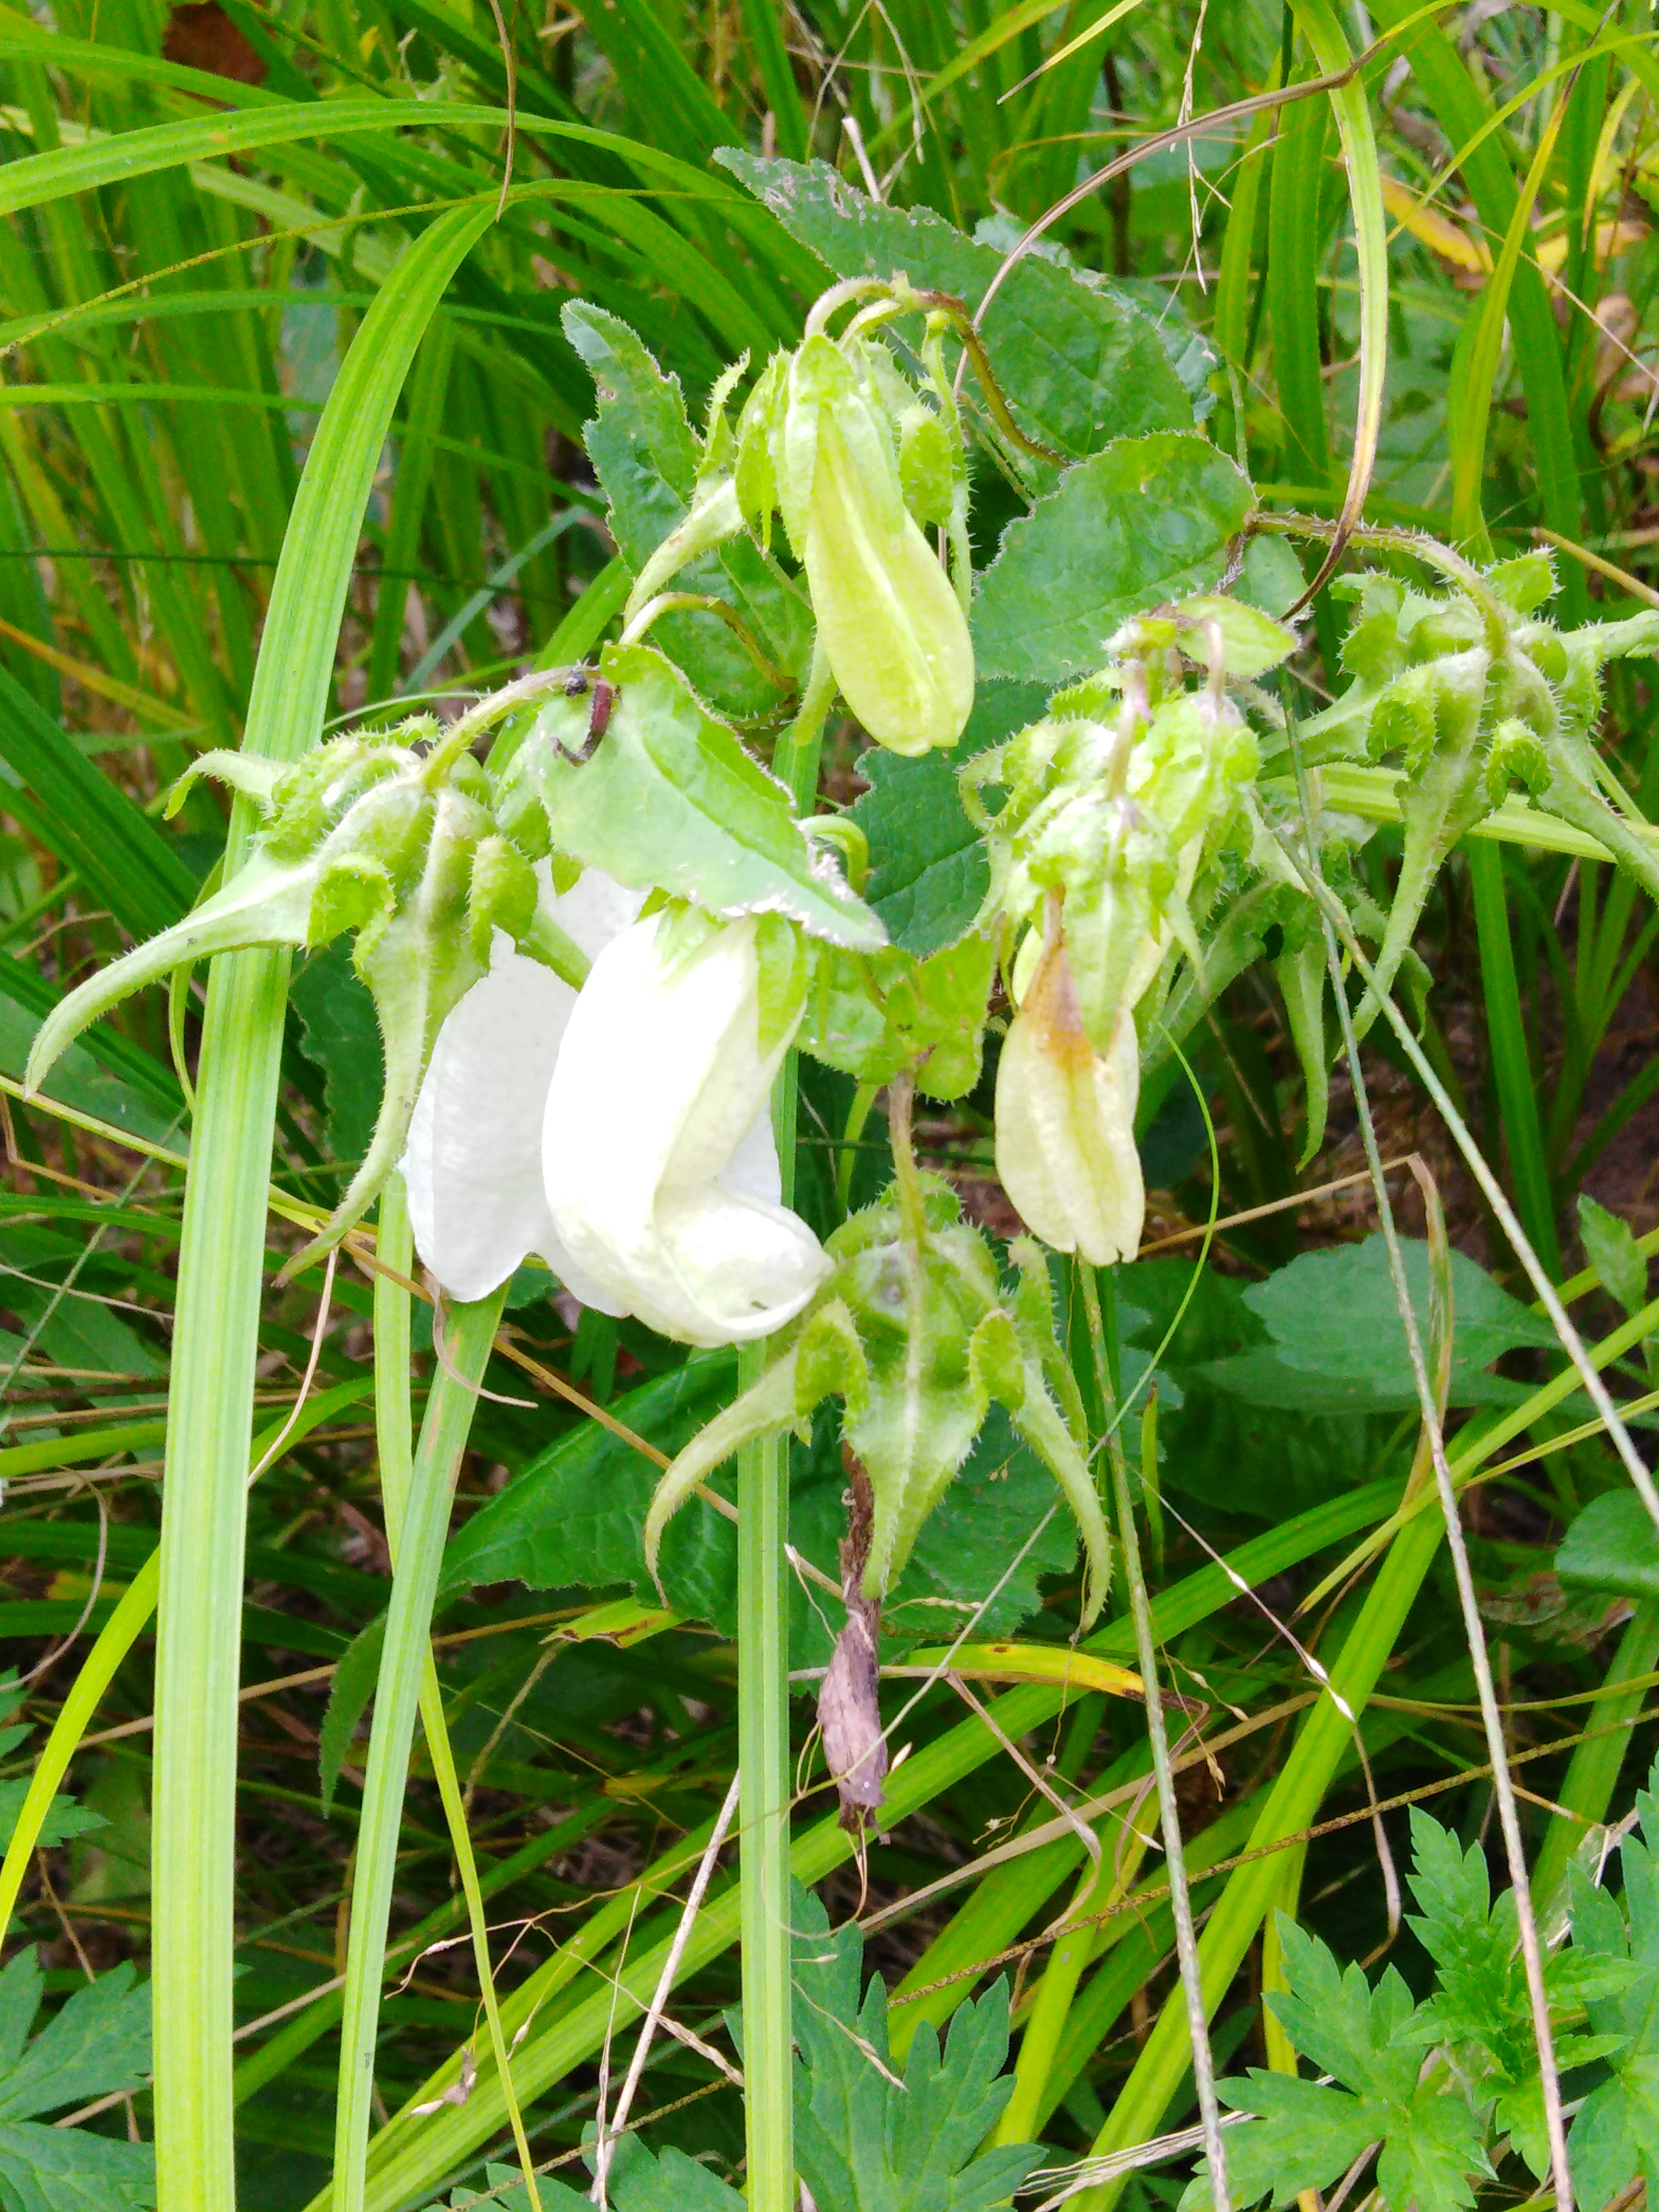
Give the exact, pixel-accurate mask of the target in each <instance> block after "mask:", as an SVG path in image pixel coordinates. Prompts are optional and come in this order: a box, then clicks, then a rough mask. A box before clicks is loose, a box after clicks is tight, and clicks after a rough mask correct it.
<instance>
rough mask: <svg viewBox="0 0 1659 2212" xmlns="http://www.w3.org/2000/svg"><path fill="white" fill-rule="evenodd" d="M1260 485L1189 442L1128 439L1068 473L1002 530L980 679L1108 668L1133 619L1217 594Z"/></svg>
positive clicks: (1209, 449) (985, 592)
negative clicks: (1114, 641)
mask: <svg viewBox="0 0 1659 2212" xmlns="http://www.w3.org/2000/svg"><path fill="white" fill-rule="evenodd" d="M1253 496H1254V495H1253V493H1252V491H1251V489H1250V484H1249V479H1248V478H1247V477H1244V476H1243V474H1242V473H1241V472H1240V471H1239V470H1238V469H1237V468H1236V467H1235V466H1234V465H1233V464H1232V462H1231V461H1230V460H1229V459H1227V458H1226V456H1225V454H1223V453H1218V452H1217V450H1216V448H1215V447H1213V446H1212V445H1210V444H1209V443H1208V441H1206V440H1205V439H1203V438H1200V437H1197V436H1194V435H1192V434H1190V433H1188V434H1185V435H1182V434H1181V433H1178V432H1175V431H1160V432H1158V433H1155V434H1154V435H1152V436H1149V437H1144V438H1122V439H1119V440H1118V441H1116V442H1115V444H1112V445H1109V446H1108V447H1106V448H1105V449H1104V451H1103V452H1101V453H1097V454H1095V455H1094V456H1093V458H1092V459H1089V460H1086V461H1082V462H1079V464H1078V465H1077V466H1076V467H1075V468H1073V469H1068V470H1067V471H1066V474H1065V475H1064V476H1063V477H1061V478H1060V483H1059V485H1058V487H1057V489H1055V490H1054V491H1052V492H1051V493H1049V494H1048V496H1047V498H1045V499H1040V500H1039V501H1037V502H1036V506H1035V507H1033V508H1032V509H1031V511H1030V513H1029V514H1026V515H1022V516H1020V517H1019V518H1018V520H1015V521H1013V522H1011V523H1010V524H1009V526H1008V527H1007V529H1006V531H1005V532H1003V537H1002V543H1001V545H1000V547H999V548H998V551H997V557H996V559H995V560H994V562H992V563H991V566H990V567H989V568H987V570H986V571H985V574H984V575H983V576H982V577H981V580H980V584H979V588H978V591H977V592H976V593H975V601H974V619H973V635H974V653H975V664H976V665H977V668H978V671H979V674H980V676H981V678H996V677H1008V678H1016V679H1021V678H1023V679H1027V680H1037V681H1042V682H1048V683H1051V684H1052V683H1058V682H1060V680H1061V679H1063V678H1066V677H1068V676H1077V675H1081V674H1084V673H1085V672H1086V671H1090V670H1092V669H1096V668H1098V667H1099V666H1100V665H1101V662H1102V660H1103V658H1104V654H1105V647H1106V641H1107V640H1108V639H1109V638H1110V637H1111V636H1112V635H1113V633H1114V632H1115V630H1116V629H1118V627H1119V626H1120V624H1121V623H1123V622H1125V621H1126V620H1127V618H1128V617H1129V616H1131V615H1133V614H1139V613H1142V612H1144V611H1146V609H1147V608H1149V607H1154V606H1158V605H1161V604H1162V603H1163V602H1164V601H1165V600H1166V599H1185V598H1187V597H1188V595H1189V594H1191V593H1193V592H1204V591H1208V590H1210V589H1212V587H1213V586H1215V585H1216V584H1217V583H1218V581H1219V580H1220V577H1221V574H1222V571H1223V569H1224V568H1225V565H1226V557H1227V549H1228V545H1229V544H1230V542H1231V539H1232V538H1235V537H1236V536H1237V532H1238V531H1239V530H1240V528H1241V527H1242V526H1243V521H1244V518H1245V516H1246V515H1247V514H1248V513H1249V510H1250V507H1251V503H1252V500H1253Z"/></svg>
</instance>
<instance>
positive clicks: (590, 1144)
mask: <svg viewBox="0 0 1659 2212" xmlns="http://www.w3.org/2000/svg"><path fill="white" fill-rule="evenodd" d="M662 935H663V918H662V917H660V916H653V918H652V920H650V921H644V922H640V923H638V924H636V925H635V927H633V928H632V929H630V930H629V931H628V932H627V933H625V934H624V935H623V936H622V937H620V938H618V939H617V940H616V941H615V943H614V944H612V945H611V946H610V947H609V948H608V949H607V950H606V951H605V952H604V953H602V954H601V956H600V957H599V959H598V960H597V961H596V962H595V963H594V965H593V972H592V975H591V977H590V978H589V980H588V982H587V985H586V988H585V989H584V990H583V992H582V994H581V998H580V1001H579V1003H578V1006H577V1009H576V1012H575V1013H574V1016H573V1018H572V1019H571V1023H570V1026H569V1029H568V1032H567V1036H566V1040H565V1046H564V1049H563V1051H562V1054H561V1055H560V1059H559V1064H558V1066H557V1069H556V1072H555V1074H554V1079H553V1083H552V1086H551V1088H550V1091H549V1094H548V1102H547V1119H546V1124H545V1129H544V1151H543V1168H544V1176H545V1181H546V1188H547V1196H548V1200H549V1203H550V1206H551V1208H552V1212H553V1218H554V1220H555V1222H556V1225H557V1228H558V1231H559V1234H560V1235H561V1237H562V1238H563V1240H564V1243H565V1245H566V1248H567V1249H568V1252H569V1253H570V1255H571V1256H572V1258H573V1259H574V1261H575V1262H576V1264H577V1265H578V1266H579V1267H581V1268H582V1269H583V1270H584V1271H585V1272H586V1273H587V1274H588V1275H589V1276H590V1277H591V1278H592V1279H594V1280H595V1281H596V1282H598V1283H599V1285H602V1286H603V1287H604V1288H605V1290H606V1291H608V1292H609V1294H610V1295H611V1297H613V1298H615V1299H616V1300H617V1301H618V1302H619V1303H623V1304H625V1305H626V1307H627V1309H628V1310H630V1311H632V1312H633V1313H635V1314H637V1315H638V1316H639V1317H640V1319H641V1321H643V1322H647V1324H648V1325H649V1326H650V1327H651V1328H654V1329H656V1330H658V1331H659V1333H660V1334H663V1335H665V1336H673V1337H678V1338H680V1339H682V1340H684V1341H685V1342H687V1343H691V1344H703V1345H714V1344H731V1343H736V1342H738V1341H741V1340H744V1339H746V1338H750V1337H757V1336H765V1335H768V1334H770V1333H771V1331H772V1330H773V1329H775V1328H780V1327H781V1326H782V1324H783V1323H784V1322H786V1321H788V1320H790V1319H792V1318H793V1316H794V1315H796V1314H797V1313H799V1311H800V1310H801V1308H802V1307H803V1306H804V1305H805V1304H806V1301H807V1300H808V1298H810V1297H811V1295H812V1292H813V1291H814V1290H816V1289H817V1285H818V1284H819V1283H820V1282H821V1281H822V1280H823V1277H824V1275H825V1273H827V1272H828V1269H829V1261H827V1259H826V1258H825V1256H824V1255H823V1250H822V1248H821V1247H820V1246H819V1244H818V1243H817V1238H816V1237H813V1236H812V1235H811V1231H809V1230H808V1229H807V1228H806V1226H805V1224H804V1223H803V1222H801V1221H800V1220H799V1219H798V1218H797V1217H796V1216H795V1215H793V1213H790V1212H787V1211H786V1210H785V1209H784V1208H783V1207H782V1206H780V1205H779V1204H778V1203H777V1193H778V1189H779V1182H778V1172H777V1155H776V1151H775V1146H773V1143H772V1137H771V1128H770V1123H769V1119H768V1116H767V1112H766V1108H767V1101H768V1098H769V1093H770V1090H771V1084H772V1078H773V1076H774V1074H775V1073H776V1070H777V1067H778V1064H779V1062H780V1061H781V1059H782V1057H783V1054H784V1051H785V1049H786V1048H787V1045H788V1042H789V1038H788V1036H787V1035H786V1036H781V1037H779V1038H778V1039H777V1040H776V1041H775V1043H774V1045H773V1047H772V1048H771V1049H770V1050H769V1052H767V1053H764V1054H763V1053H762V1051H761V1049H760V1044H759V1037H758V1006H759V963H758V961H757V957H756V951H755V935H756V925H755V924H754V922H752V921H742V922H737V923H733V924H732V925H730V926H728V927H725V928H722V929H720V930H719V931H717V932H716V933H714V935H712V936H711V937H710V938H709V939H707V940H706V941H705V942H704V943H703V944H702V945H699V946H698V947H697V948H696V950H695V951H692V952H691V953H690V955H689V956H684V957H679V958H677V959H675V960H673V961H666V960H665V959H664V957H662V952H661V950H660V941H661V938H662Z"/></svg>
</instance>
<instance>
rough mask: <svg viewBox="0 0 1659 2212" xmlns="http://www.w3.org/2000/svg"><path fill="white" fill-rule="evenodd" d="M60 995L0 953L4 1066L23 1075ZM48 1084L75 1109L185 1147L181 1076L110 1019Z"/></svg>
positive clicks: (73, 1049)
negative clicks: (38, 1034) (115, 1027)
mask: <svg viewBox="0 0 1659 2212" xmlns="http://www.w3.org/2000/svg"><path fill="white" fill-rule="evenodd" d="M63 997H64V994H62V993H61V992H58V991H57V990H55V989H54V988H53V987H52V985H51V984H50V983H49V982H48V981H46V977H45V976H44V975H40V974H39V973H37V971H36V970H35V969H33V968H31V967H29V966H28V965H27V963H25V962H23V961H21V960H14V959H11V958H10V957H8V956H7V955H5V954H3V953H0V1070H3V1072H4V1073H6V1074H8V1075H9V1076H12V1077H14V1078H16V1079H21V1076H22V1073H23V1070H24V1068H25V1067H26V1066H27V1065H28V1056H29V1048H30V1047H31V1046H32V1045H33V1042H34V1037H35V1033H36V1031H37V1030H39V1028H40V1024H41V1022H42V1021H43V1020H44V1019H45V1018H46V1016H47V1015H49V1014H50V1013H51V1012H52V1009H53V1007H54V1006H58V1005H60V1004H61V1003H62V1000H63ZM43 1088H44V1089H45V1090H46V1093H47V1095H48V1096H49V1097H52V1098H55V1099H57V1100H58V1103H60V1104H61V1105H64V1106H72V1107H73V1108H74V1109H76V1112H78V1113H82V1114H90V1115H94V1117H95V1118H96V1119H97V1120H99V1121H108V1122H111V1123H112V1124H113V1126H114V1127H116V1128H118V1129H131V1131H132V1132H133V1133H134V1135H135V1136H140V1137H148V1138H149V1139H152V1141H156V1142H161V1143H168V1142H170V1143H171V1144H173V1146H175V1147H176V1149H178V1150H179V1151H180V1152H182V1151H184V1150H185V1138H184V1132H183V1129H182V1127H181V1125H182V1123H183V1121H184V1117H185V1099H184V1093H183V1092H182V1091H180V1090H179V1085H178V1082H177V1079H175V1077H174V1076H173V1074H172V1073H171V1071H170V1070H168V1069H167V1068H164V1067H163V1066H161V1063H160V1062H159V1061H157V1060H152V1059H151V1058H150V1056H149V1054H148V1053H147V1052H144V1051H143V1050H141V1049H140V1048H139V1047H138V1046H137V1045H135V1044H133V1043H131V1042H129V1040H128V1039H127V1038H125V1037H124V1036H120V1035H119V1034H118V1032H117V1031H116V1030H112V1029H111V1028H109V1027H108V1025H107V1024H100V1026H99V1027H98V1028H97V1029H94V1030H89V1031H88V1033H87V1034H86V1035H85V1036H82V1038H81V1039H80V1041H79V1042H77V1043H76V1044H74V1045H71V1046H70V1049H69V1050H68V1051H67V1052H66V1053H65V1054H64V1056H63V1058H62V1059H61V1060H59V1061H58V1064H57V1066H55V1067H54V1068H53V1069H52V1073H51V1075H50V1077H49V1078H48V1079H47V1080H46V1084H45V1085H44V1086H43Z"/></svg>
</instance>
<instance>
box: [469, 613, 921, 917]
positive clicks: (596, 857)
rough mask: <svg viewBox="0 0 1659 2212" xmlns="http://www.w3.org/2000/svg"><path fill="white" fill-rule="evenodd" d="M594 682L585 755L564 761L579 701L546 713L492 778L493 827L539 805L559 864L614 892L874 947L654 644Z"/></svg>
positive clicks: (734, 742) (780, 802)
mask: <svg viewBox="0 0 1659 2212" xmlns="http://www.w3.org/2000/svg"><path fill="white" fill-rule="evenodd" d="M600 675H601V677H602V678H603V680H604V681H605V683H606V684H610V685H611V686H612V687H613V692H614V696H613V701H612V703H611V708H610V714H609V720H608V722H607V724H606V726H605V731H604V733H603V735H602V736H601V737H600V738H599V742H598V744H597V745H596V746H595V747H594V750H593V751H592V757H590V758H587V759H581V758H578V757H575V756H576V754H577V753H578V751H579V750H581V749H583V748H584V747H585V745H586V741H587V731H588V726H589V725H588V708H587V702H586V699H584V700H582V701H580V702H578V701H574V700H565V699H560V700H558V701H557V702H555V703H554V704H553V705H551V706H550V707H548V708H544V710H543V713H542V714H541V715H540V716H539V717H538V720H537V724H536V726H535V728H534V729H533V730H532V732H531V734H530V736H529V738H527V739H526V742H525V743H524V744H522V745H521V746H520V748H519V750H518V751H517V752H516V753H515V754H514V756H513V763H512V765H511V767H510V768H509V769H508V770H507V776H506V778H505V780H504V786H503V793H502V802H501V805H502V818H503V821H504V823H507V824H512V823H516V822H519V821H520V820H522V818H523V816H524V812H525V810H526V808H528V807H530V806H532V805H539V806H540V807H541V808H542V809H543V810H544V811H545V816H546V822H547V828H548V830H549V832H550V835H551V836H552V840H553V842H554V844H555V845H556V847H557V848H558V849H559V850H560V851H561V852H563V853H568V854H570V855H571V856H572V858H574V859H575V860H580V861H581V862H582V863H583V864H584V866H591V867H599V868H603V869H604V870H605V872H606V873H607V874H608V875H612V876H615V877H616V878H617V881H618V882H619V883H623V884H631V885H633V886H634V887H635V888H637V889H642V888H646V887H647V886H652V885H659V886H660V887H661V889H663V890H666V891H671V892H672V893H674V894H675V895H676V896H678V897H681V898H687V899H690V900H693V901H694V902H696V904H697V905H699V906H702V907H705V908H708V911H709V912H710V913H712V914H718V915H726V916H729V917H736V916H738V915H746V914H783V915H787V916H788V917H789V918H790V919H791V920H793V921H797V922H799V924H800V926H801V927H802V928H804V929H805V930H807V931H808V932H809V933H811V934H813V935H815V936H819V937H823V938H827V939H829V941H830V942H831V943H832V944H838V945H854V946H857V947H859V948H860V949H861V950H864V951H871V950H873V949H874V947H875V946H877V945H879V944H881V943H882V942H883V941H884V932H883V930H882V927H881V925H880V923H879V922H878V921H877V920H876V917H875V916H874V915H872V913H871V912H870V909H869V908H867V907H866V906H865V905H864V904H863V902H861V901H860V900H859V899H857V898H855V897H854V896H853V894H852V892H851V891H849V890H848V888H847V886H846V884H845V883H844V882H843V881H842V878H841V876H840V874H839V872H837V870H836V867H835V866H834V864H833V862H831V861H830V860H829V859H828V857H827V856H826V855H825V854H823V853H822V852H819V851H815V850H814V848H812V846H811V844H810V843H809V842H808V841H807V839H806V837H805V834H804V833H803V831H802V830H801V829H800V827H799V823H797V822H796V821H795V819H794V817H793V812H792V811H791V808H790V804H789V794H788V792H787V790H786V788H785V787H784V786H783V785H782V784H781V783H780V782H779V781H778V780H777V778H776V777H775V776H774V775H772V774H771V773H770V771H769V769H764V768H763V767H762V766H761V765H760V763H759V762H758V761H756V760H754V759H752V758H751V757H750V755H749V754H748V753H746V752H745V751H744V749H743V746H742V745H741V744H739V742H738V737H737V733H736V732H735V731H733V730H732V728H731V727H730V726H728V725H727V724H726V723H725V722H722V721H721V720H719V718H718V717H717V716H715V715H714V714H711V713H710V712H709V710H708V708H707V707H705V706H704V705H703V703H702V701H701V700H700V699H699V698H698V697H697V696H696V693H695V692H694V691H693V690H692V689H691V687H690V684H688V683H687V682H686V680H685V678H684V676H683V675H682V674H681V673H680V671H678V669H677V668H676V667H675V666H674V665H673V664H672V663H671V661H669V660H668V659H665V657H664V655H663V654H661V653H659V652H658V651H657V650H656V649H655V647H652V646H643V645H634V646H611V647H607V648H606V650H605V653H604V654H603V655H602V657H601V660H600ZM578 707H580V714H578V713H576V712H575V711H574V710H575V709H576V708H578ZM572 739H574V743H572V742H571V741H572Z"/></svg>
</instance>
